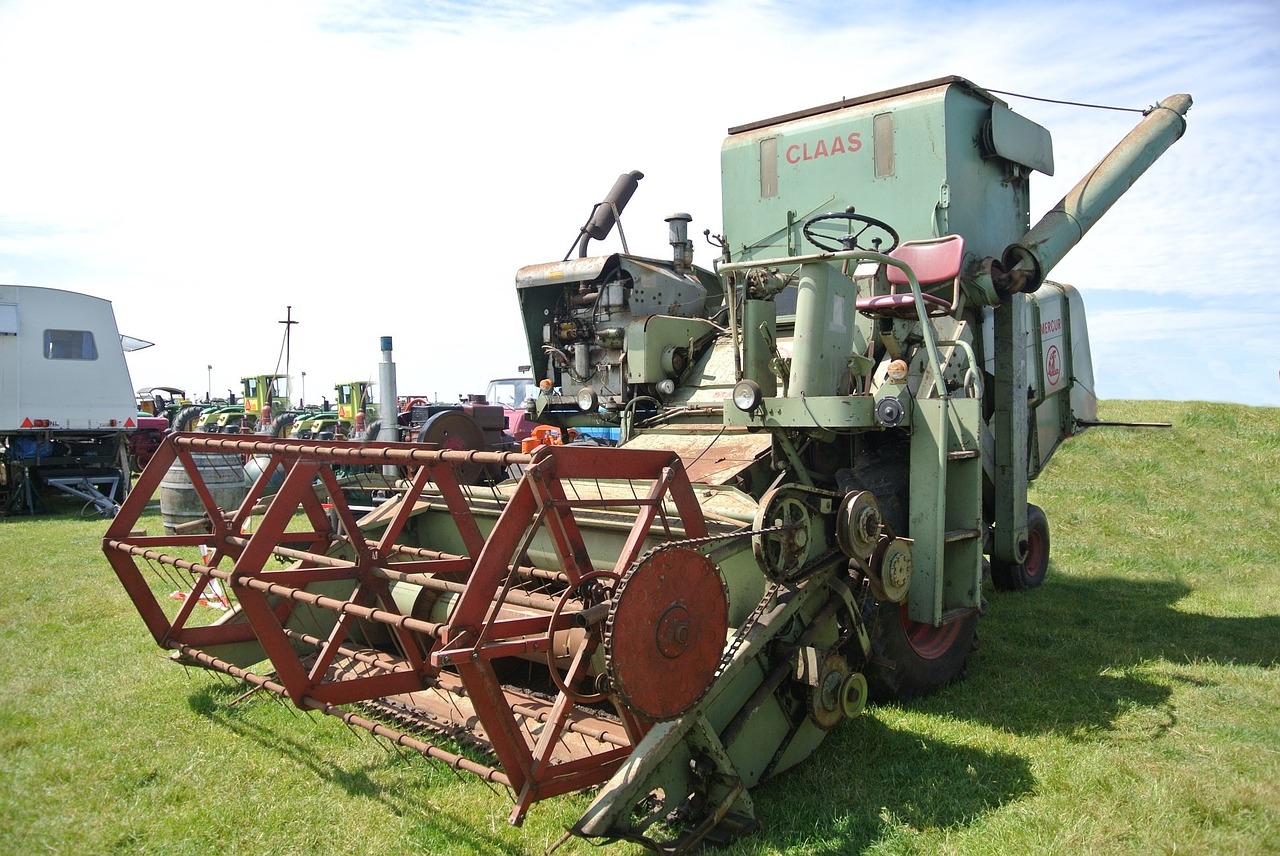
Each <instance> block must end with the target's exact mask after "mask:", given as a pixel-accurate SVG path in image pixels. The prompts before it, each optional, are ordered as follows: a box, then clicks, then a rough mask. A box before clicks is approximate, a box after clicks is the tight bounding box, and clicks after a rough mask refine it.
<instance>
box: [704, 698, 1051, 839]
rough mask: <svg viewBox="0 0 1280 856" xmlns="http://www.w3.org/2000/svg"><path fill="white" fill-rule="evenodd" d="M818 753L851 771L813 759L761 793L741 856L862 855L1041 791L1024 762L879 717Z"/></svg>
mask: <svg viewBox="0 0 1280 856" xmlns="http://www.w3.org/2000/svg"><path fill="white" fill-rule="evenodd" d="M819 751H820V754H821V755H822V756H824V757H826V758H828V759H830V758H845V759H848V762H847V763H843V764H841V763H837V762H834V761H830V760H828V761H822V760H820V759H810V761H809V762H808V763H806V764H801V765H800V766H798V767H796V768H794V769H791V770H788V771H787V772H785V773H784V774H782V775H781V776H779V777H777V778H775V779H771V780H770V781H768V782H766V783H764V784H762V785H760V786H759V787H758V788H757V789H756V790H755V791H754V792H753V796H754V797H755V802H756V809H757V811H759V812H760V815H761V823H762V828H761V830H760V831H759V832H757V833H756V834H755V836H754V837H753V838H752V839H751V840H749V841H747V842H744V850H745V852H756V849H755V848H757V847H758V848H761V849H763V850H768V849H769V848H770V847H774V848H777V849H778V850H785V849H786V848H787V847H790V846H794V845H795V844H796V843H797V842H805V843H806V845H807V846H806V849H805V851H804V852H806V853H815V854H833V856H834V854H845V853H860V852H862V851H863V850H865V849H866V848H868V847H870V846H871V845H872V844H874V843H875V842H876V841H879V840H882V839H883V838H884V837H885V835H886V833H887V832H888V831H889V830H890V829H891V828H893V827H898V826H906V827H910V828H913V829H949V828H955V827H960V826H963V825H965V824H969V823H972V822H974V821H975V820H976V819H977V818H979V817H981V816H982V815H984V814H986V813H987V812H990V811H995V810H996V809H998V808H999V807H1000V806H1001V805H1005V804H1007V803H1010V802H1013V801H1015V800H1017V799H1019V798H1021V797H1023V796H1026V795H1027V794H1030V793H1031V792H1032V791H1033V790H1034V788H1035V776H1034V775H1033V774H1032V772H1031V765H1030V762H1029V761H1028V760H1027V759H1026V758H1023V757H1021V756H1019V755H1017V754H1014V753H1011V752H998V751H990V750H986V749H981V748H977V747H974V746H964V745H960V744H956V743H949V742H946V741H942V740H937V739H932V738H929V737H923V736H921V734H920V733H918V732H912V731H907V730H900V729H897V728H894V727H891V726H889V725H887V724H886V723H885V722H882V721H881V720H880V719H878V718H877V717H876V716H875V715H874V711H871V712H870V713H869V714H868V715H864V716H862V717H860V718H858V719H857V720H854V721H852V722H846V723H845V724H843V725H841V726H840V727H839V728H837V729H836V730H835V731H833V732H832V733H831V735H830V736H828V737H827V740H826V741H825V742H824V744H823V747H822V749H821V750H819ZM957 785H961V786H957ZM711 852H717V851H711ZM729 852H735V853H736V852H739V851H738V849H737V848H730V849H729Z"/></svg>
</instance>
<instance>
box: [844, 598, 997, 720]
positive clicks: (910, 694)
mask: <svg viewBox="0 0 1280 856" xmlns="http://www.w3.org/2000/svg"><path fill="white" fill-rule="evenodd" d="M906 609H907V606H906V604H905V603H904V604H896V603H889V602H887V601H882V602H880V603H878V604H877V605H876V613H875V620H874V621H873V622H872V627H871V653H872V657H871V662H870V663H869V664H868V666H867V672H866V675H867V685H868V687H869V689H870V696H871V700H872V701H875V702H886V701H907V700H909V699H913V698H919V697H920V696H923V695H928V694H929V693H932V692H934V691H936V690H939V689H941V688H942V687H945V686H946V685H947V684H949V683H951V682H953V681H957V680H959V679H961V678H963V677H964V675H965V670H966V669H967V668H968V665H969V654H970V652H972V651H973V649H974V640H975V639H976V638H977V629H978V612H977V610H974V611H973V612H971V613H970V614H969V615H968V616H966V617H964V618H961V619H959V620H957V621H953V622H951V623H949V624H945V625H943V626H942V627H931V626H929V625H927V624H918V623H916V622H913V621H911V620H910V619H908V618H907V617H906V614H907V613H906Z"/></svg>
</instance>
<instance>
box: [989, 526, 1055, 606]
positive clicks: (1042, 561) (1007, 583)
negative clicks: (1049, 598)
mask: <svg viewBox="0 0 1280 856" xmlns="http://www.w3.org/2000/svg"><path fill="white" fill-rule="evenodd" d="M1048 572H1049V518H1048V517H1046V516H1045V513H1044V510H1043V509H1042V508H1040V506H1038V505H1028V506H1027V558H1026V560H1025V561H1022V562H1002V561H1000V560H998V559H992V560H991V582H992V584H993V585H995V587H996V588H997V589H999V590H1000V591H1022V590H1023V589H1033V588H1037V587H1039V585H1040V584H1041V583H1043V582H1044V577H1045V574H1047V573H1048Z"/></svg>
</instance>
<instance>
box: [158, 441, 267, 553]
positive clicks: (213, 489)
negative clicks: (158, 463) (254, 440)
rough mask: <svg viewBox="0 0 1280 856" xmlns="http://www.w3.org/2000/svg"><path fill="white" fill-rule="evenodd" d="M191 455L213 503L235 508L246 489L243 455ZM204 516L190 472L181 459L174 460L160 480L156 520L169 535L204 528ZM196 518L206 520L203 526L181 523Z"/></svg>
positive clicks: (207, 529)
mask: <svg viewBox="0 0 1280 856" xmlns="http://www.w3.org/2000/svg"><path fill="white" fill-rule="evenodd" d="M191 459H192V461H193V462H194V463H195V465H196V473H197V476H198V478H199V480H200V481H201V482H203V483H204V486H205V487H206V488H207V489H208V491H209V495H210V496H212V497H213V501H214V503H216V504H217V506H218V507H219V508H221V509H223V510H224V511H234V510H235V509H237V508H239V507H240V503H242V502H244V498H245V496H246V495H247V494H248V493H249V482H248V481H247V480H246V479H245V473H244V461H243V459H242V458H241V457H240V456H239V455H224V454H193V455H192V456H191ZM207 517H208V515H207V513H206V511H205V507H204V503H202V502H201V501H200V495H199V494H198V493H196V489H195V485H194V484H193V483H192V479H191V474H190V473H188V472H187V470H186V468H185V467H184V466H182V462H181V461H174V462H173V465H172V466H170V467H169V470H168V471H167V472H166V473H165V474H164V478H163V479H161V480H160V520H161V523H162V524H163V525H164V531H165V532H167V533H169V534H170V535H172V534H175V533H179V532H181V533H185V534H193V533H199V532H208V531H210V529H209V525H208V522H207ZM200 520H205V521H206V522H205V525H204V526H189V527H188V526H184V524H192V523H194V522H196V521H200ZM179 527H182V528H181V529H179Z"/></svg>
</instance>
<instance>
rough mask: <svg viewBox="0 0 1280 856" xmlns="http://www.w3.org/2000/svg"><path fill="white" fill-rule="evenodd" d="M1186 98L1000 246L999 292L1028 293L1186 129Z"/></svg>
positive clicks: (1144, 124)
mask: <svg viewBox="0 0 1280 856" xmlns="http://www.w3.org/2000/svg"><path fill="white" fill-rule="evenodd" d="M1190 109H1191V96H1190V95H1170V96H1169V97H1168V98H1166V99H1164V100H1163V101H1161V102H1160V103H1159V104H1157V105H1156V106H1155V107H1153V108H1151V109H1150V110H1148V111H1147V113H1146V115H1145V117H1144V118H1143V120H1142V121H1141V122H1139V123H1138V125H1137V127H1135V128H1134V129H1133V130H1132V131H1130V132H1129V133H1128V134H1127V135H1126V136H1125V138H1124V139H1123V140H1121V141H1120V143H1119V144H1118V145H1117V146H1116V147H1115V148H1114V149H1112V150H1111V152H1110V153H1109V154H1108V155H1107V156H1106V157H1104V158H1103V159H1102V160H1101V161H1099V162H1098V165H1097V166H1095V167H1094V168H1093V169H1091V170H1090V171H1089V173H1088V175H1086V176H1085V177H1084V178H1082V179H1080V181H1079V182H1078V183H1077V184H1076V186H1075V187H1073V188H1071V191H1070V192H1069V193H1068V194H1067V195H1066V196H1064V197H1062V199H1061V200H1060V201H1059V202H1058V204H1057V205H1055V206H1054V207H1053V209H1052V210H1050V211H1049V212H1048V213H1047V214H1045V215H1044V217H1042V218H1040V222H1039V223H1036V225H1035V226H1033V227H1032V229H1031V231H1029V232H1027V234H1025V235H1023V236H1022V238H1021V239H1019V240H1018V241H1017V242H1015V243H1013V244H1010V245H1009V246H1008V247H1006V248H1005V251H1004V257H1003V259H1002V266H1003V268H1004V273H1003V275H1001V276H997V277H994V278H993V279H994V280H995V285H996V290H997V291H999V292H1001V293H1003V294H1014V293H1016V292H1031V291H1035V290H1036V289H1037V288H1039V287H1040V285H1041V283H1043V282H1044V278H1045V276H1046V275H1047V274H1048V273H1049V271H1050V270H1051V269H1052V268H1053V266H1054V265H1056V264H1057V263H1058V262H1060V261H1062V259H1063V257H1064V256H1065V255H1066V254H1067V253H1068V252H1070V251H1071V249H1072V248H1073V247H1074V246H1075V245H1076V244H1078V243H1080V239H1081V238H1083V237H1084V235H1085V233H1086V232H1088V231H1089V229H1091V228H1092V227H1093V225H1094V224H1095V223H1097V222H1098V220H1099V219H1100V218H1101V217H1102V215H1103V214H1106V213H1107V211H1108V209H1110V208H1111V206H1112V205H1114V204H1115V202H1116V200H1117V199H1119V198H1120V197H1121V196H1123V195H1124V193H1125V191H1127V190H1128V189H1129V188H1130V187H1131V186H1132V185H1133V183H1134V182H1135V181H1137V180H1138V178H1139V177H1140V176H1141V175H1142V174H1143V173H1144V172H1146V171H1147V169H1148V168H1149V167H1150V166H1151V165H1152V164H1153V163H1155V162H1156V160H1157V159H1158V158H1159V157H1160V156H1161V155H1162V154H1164V153H1165V152H1166V151H1167V150H1168V148H1169V147H1170V146H1171V145H1173V144H1174V143H1176V142H1177V141H1178V139H1179V138H1180V137H1181V136H1182V133H1183V132H1184V131H1185V130H1186V128H1187V120H1186V118H1185V116H1186V114H1187V111H1188V110H1190Z"/></svg>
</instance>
